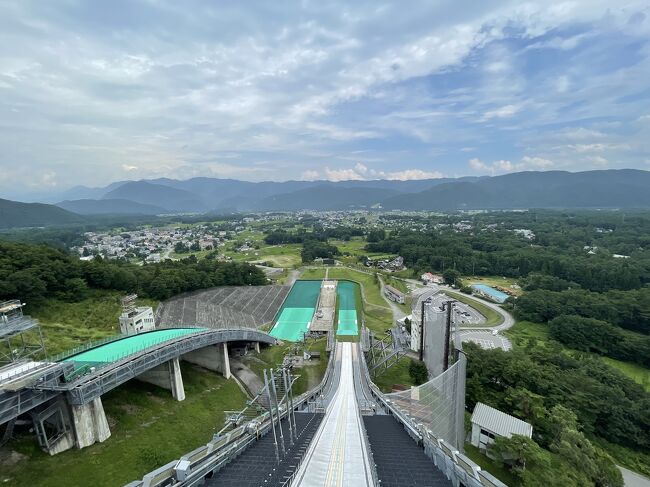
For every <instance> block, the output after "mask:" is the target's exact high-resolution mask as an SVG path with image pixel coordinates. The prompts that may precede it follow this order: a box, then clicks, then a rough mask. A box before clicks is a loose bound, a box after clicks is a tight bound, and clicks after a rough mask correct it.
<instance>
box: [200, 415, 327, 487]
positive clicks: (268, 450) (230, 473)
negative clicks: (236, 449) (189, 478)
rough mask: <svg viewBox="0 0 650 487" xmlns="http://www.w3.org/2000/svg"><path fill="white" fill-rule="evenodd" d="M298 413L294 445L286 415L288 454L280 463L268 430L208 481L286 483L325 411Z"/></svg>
mask: <svg viewBox="0 0 650 487" xmlns="http://www.w3.org/2000/svg"><path fill="white" fill-rule="evenodd" d="M295 416H296V426H297V429H298V440H297V441H296V442H294V445H293V446H292V447H290V443H289V425H288V424H287V421H286V419H285V420H283V421H282V428H283V430H284V442H285V446H286V448H287V454H286V456H284V458H281V461H280V464H278V463H277V461H276V457H275V447H274V446H273V433H272V432H269V433H267V434H266V435H265V436H263V437H262V438H260V439H259V440H258V441H257V442H256V443H254V444H253V445H252V446H250V447H248V448H247V449H246V450H245V451H244V452H243V453H242V454H241V455H240V456H238V457H237V458H235V459H234V460H233V461H232V462H230V463H229V464H228V465H226V466H225V467H224V468H223V469H221V470H220V471H219V472H217V473H215V474H214V476H213V477H212V478H211V479H209V480H206V482H205V485H206V486H208V487H222V486H223V487H226V486H228V487H230V486H234V485H236V486H237V487H262V486H268V487H271V486H281V485H283V484H284V482H285V480H286V479H287V478H289V476H290V475H291V474H292V473H293V472H294V471H295V470H296V469H297V468H298V465H299V463H300V459H301V458H302V457H303V456H304V453H305V451H306V450H307V448H308V447H309V443H310V442H311V440H312V438H313V437H314V435H315V434H316V430H317V429H318V426H319V425H320V423H321V421H322V419H323V416H324V415H323V414H321V413H295ZM279 441H280V439H279V438H278V442H279Z"/></svg>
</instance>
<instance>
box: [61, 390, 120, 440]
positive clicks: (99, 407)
mask: <svg viewBox="0 0 650 487" xmlns="http://www.w3.org/2000/svg"><path fill="white" fill-rule="evenodd" d="M71 412H72V421H73V428H74V436H75V441H76V446H77V448H85V447H87V446H90V445H92V444H93V443H96V442H100V443H101V442H103V441H105V440H106V439H107V438H108V437H110V436H111V430H110V429H109V427H108V421H107V420H106V413H105V412H104V405H103V404H102V400H101V398H99V397H98V398H95V399H93V400H92V401H90V402H89V403H87V404H83V405H80V406H72V407H71Z"/></svg>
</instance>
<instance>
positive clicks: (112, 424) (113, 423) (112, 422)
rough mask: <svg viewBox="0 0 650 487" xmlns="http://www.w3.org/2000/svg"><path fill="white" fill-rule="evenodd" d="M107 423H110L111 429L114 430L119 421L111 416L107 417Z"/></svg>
mask: <svg viewBox="0 0 650 487" xmlns="http://www.w3.org/2000/svg"><path fill="white" fill-rule="evenodd" d="M106 422H107V423H108V427H109V428H110V429H113V428H114V427H115V425H117V420H116V419H115V418H114V417H113V416H111V415H109V414H107V415H106Z"/></svg>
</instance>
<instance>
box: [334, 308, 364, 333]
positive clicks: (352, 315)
mask: <svg viewBox="0 0 650 487" xmlns="http://www.w3.org/2000/svg"><path fill="white" fill-rule="evenodd" d="M336 334H337V335H358V334H359V329H358V327H357V311H356V310H354V309H340V310H339V326H338V328H337V329H336Z"/></svg>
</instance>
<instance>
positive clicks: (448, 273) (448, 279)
mask: <svg viewBox="0 0 650 487" xmlns="http://www.w3.org/2000/svg"><path fill="white" fill-rule="evenodd" d="M442 278H443V279H444V280H445V283H447V284H449V285H450V286H454V285H456V281H457V280H459V279H460V272H458V271H457V270H456V269H446V270H445V271H444V272H443V273H442Z"/></svg>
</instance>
